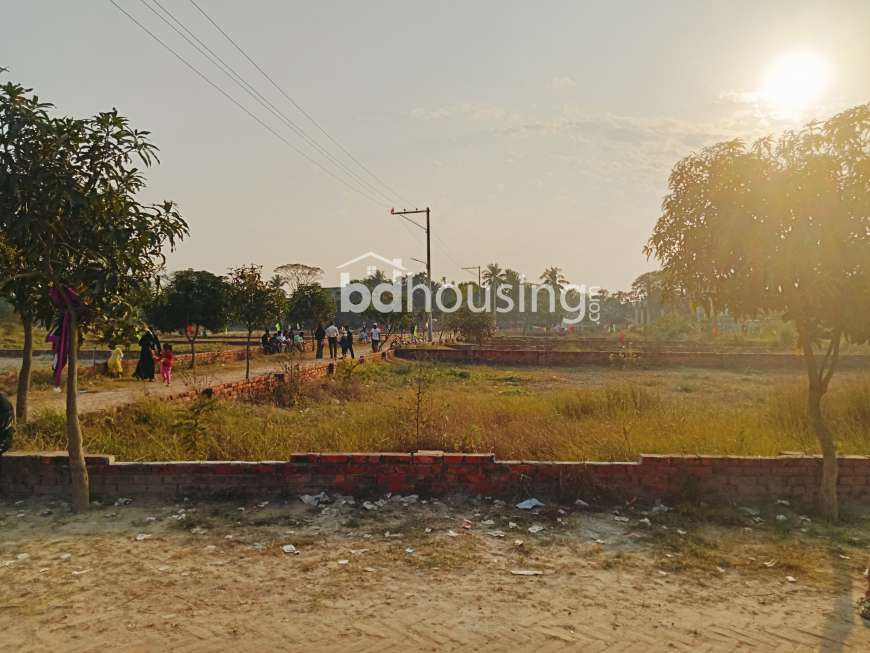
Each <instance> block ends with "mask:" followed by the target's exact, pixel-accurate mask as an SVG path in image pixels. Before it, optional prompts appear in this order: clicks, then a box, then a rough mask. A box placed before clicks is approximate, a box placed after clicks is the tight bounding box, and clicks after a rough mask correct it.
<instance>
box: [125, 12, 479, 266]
mask: <svg viewBox="0 0 870 653" xmlns="http://www.w3.org/2000/svg"><path fill="white" fill-rule="evenodd" d="M109 1H110V2H111V3H112V5H114V6H115V8H116V9H118V11H120V12H121V13H123V14H124V15H125V16H126V17H127V18H128V19H130V21H132V22H133V23H134V24H135V25H136V26H137V27H139V28H140V29H141V30H142V31H144V32H145V33H146V34H148V35H149V36H150V37H151V38H152V39H154V40H155V41H156V42H157V43H159V44H160V45H161V46H163V48H164V49H166V50H167V51H169V52H170V53H171V54H172V55H173V56H175V58H176V59H178V60H179V61H180V62H181V63H182V64H184V65H185V66H186V67H187V68H188V69H190V70H191V71H192V72H193V73H195V74H196V75H197V76H198V77H200V78H201V79H202V80H203V81H205V82H206V83H207V84H208V85H209V86H211V87H212V88H214V89H215V90H216V91H218V92H219V93H220V94H221V95H223V96H224V97H225V98H227V99H228V100H229V101H230V102H232V103H233V104H234V105H236V106H237V107H238V108H239V109H241V110H242V111H243V112H245V113H246V114H247V115H248V116H249V117H250V118H252V119H253V120H254V121H256V122H257V123H258V124H259V125H260V126H261V127H263V128H264V129H266V130H267V131H268V132H269V133H270V134H272V135H273V136H275V137H276V138H278V139H279V140H280V141H281V142H282V143H284V144H285V145H286V146H288V147H289V148H291V149H292V150H293V151H294V152H296V153H297V154H299V155H300V156H302V157H303V158H304V159H305V160H306V161H308V162H310V163H312V164H313V165H315V166H317V167H318V168H319V169H320V170H321V171H323V172H325V173H326V174H328V175H329V176H330V177H332V178H333V179H335V180H336V181H338V182H339V183H341V184H342V185H343V186H345V187H346V188H348V189H349V190H352V191H354V192H355V193H357V194H358V195H360V196H362V197H364V198H365V199H367V200H369V201H370V202H372V203H374V204H377V205H378V206H385V205H384V204H383V201H382V200H379V199H376V198H375V197H372V196H371V195H370V194H369V193H368V192H365V190H363V189H361V188H357V187H356V186H354V185H352V184H351V183H349V182H348V181H346V180H344V179H342V178H341V177H339V176H337V175H336V174H335V173H333V171H331V170H329V169H328V168H326V167H325V166H324V165H323V164H321V163H320V162H319V161H317V160H316V159H314V158H313V157H311V156H310V155H309V154H308V153H306V152H305V151H303V150H301V149H299V148H298V147H297V146H295V145H294V144H293V143H291V142H290V141H288V140H287V139H286V138H285V137H284V136H283V135H282V134H280V133H279V132H277V131H276V130H275V129H274V128H273V127H272V126H271V125H269V124H268V123H266V122H265V121H263V120H262V119H261V118H260V117H259V116H257V115H256V114H254V113H253V112H252V111H250V110H249V109H248V108H247V107H245V106H244V105H243V104H242V103H241V102H239V101H238V100H237V99H236V98H234V97H233V96H232V95H231V94H230V93H228V92H227V91H225V90H224V89H223V88H222V87H221V86H219V85H218V84H217V83H215V82H213V81H212V80H211V79H210V78H209V77H208V76H207V75H206V74H205V73H203V72H202V71H200V70H199V69H198V68H196V66H194V65H193V64H191V63H190V62H189V61H188V60H187V59H185V58H184V57H183V56H182V55H181V54H179V53H178V52H177V51H176V50H174V49H173V48H172V47H171V46H169V45H168V44H167V43H166V42H165V41H163V40H162V39H161V38H160V37H158V36H157V35H156V34H155V33H154V32H153V31H151V30H150V29H148V28H147V27H146V26H145V25H143V24H142V23H141V22H140V21H139V20H137V19H136V18H135V17H134V16H133V15H131V14H130V13H129V12H127V11H126V10H125V9H124V8H123V7H121V6H120V5H119V4H118V3H117V2H116V1H115V0H109ZM140 2H142V4H143V5H145V6H146V7H147V8H148V9H149V10H150V11H151V12H152V13H154V14H155V15H156V16H157V17H158V18H160V19H161V20H162V21H163V22H164V23H166V24H167V25H169V27H171V28H172V29H173V30H174V31H175V32H176V33H178V34H179V35H180V36H181V37H182V38H184V39H185V41H187V42H188V43H189V44H190V45H191V46H193V47H194V48H195V49H196V50H197V51H198V52H199V53H200V54H201V55H203V56H204V57H205V58H206V59H208V60H209V61H210V62H211V63H212V64H213V65H214V66H216V67H217V68H218V69H219V70H221V72H223V73H224V74H225V75H227V76H229V77H230V79H232V80H233V81H234V82H235V83H236V84H238V85H240V86H242V88H243V90H245V91H246V92H247V93H248V94H249V95H251V96H252V97H254V99H255V100H257V101H258V102H259V103H260V104H261V105H263V106H265V105H269V107H271V109H270V110H271V112H272V113H273V114H276V115H278V116H279V117H281V118H282V120H283V122H285V123H287V124H288V126H289V127H291V128H292V129H294V131H295V132H296V133H297V134H299V135H300V136H302V137H303V138H305V139H306V140H308V141H309V142H312V143H314V145H315V146H316V147H318V148H319V149H320V150H321V151H323V152H325V153H326V155H327V156H329V157H330V158H331V159H333V160H335V159H334V157H332V156H331V155H330V154H329V153H328V152H326V151H325V150H324V149H323V148H322V146H320V145H319V144H318V143H316V141H313V140H312V139H310V138H308V137H307V136H305V135H304V131H303V130H301V128H299V127H298V126H296V125H295V123H293V121H292V120H290V119H289V118H288V117H287V116H286V115H284V114H283V112H281V111H280V110H279V109H277V108H276V107H275V106H274V105H273V104H272V103H271V102H269V100H268V99H267V98H264V97H263V96H262V94H260V93H259V92H258V91H257V90H256V89H255V88H254V87H253V86H251V85H250V84H249V83H248V82H246V81H245V80H244V78H242V76H241V75H239V74H238V73H237V72H236V71H235V70H234V69H233V68H232V67H231V66H229V65H228V64H226V63H225V62H224V61H223V59H222V58H221V57H220V56H219V55H217V54H216V53H214V52H213V50H211V48H209V47H208V46H207V45H206V44H205V43H203V42H202V41H201V40H200V39H199V38H198V37H196V35H195V34H194V33H193V32H192V31H190V30H189V29H188V28H187V27H185V26H184V24H183V23H181V21H179V20H178V19H177V18H175V16H174V15H173V14H172V13H171V12H170V11H169V10H167V9H166V8H165V7H164V6H163V5H162V4H161V3H160V2H159V0H154V2H155V4H157V5H158V6H159V7H160V8H161V9H162V10H163V11H164V12H166V13H167V14H168V15H169V16H170V17H171V18H172V19H173V20H174V21H175V22H176V23H178V24H179V25H180V26H181V27H182V28H183V29H184V30H185V31H187V32H188V33H189V34H190V35H191V36H192V37H193V38H194V39H195V40H196V41H197V42H198V43H200V44H201V45H202V48H200V47H197V45H196V44H194V43H193V42H192V41H191V40H190V39H189V38H187V36H185V35H184V34H182V33H181V32H180V31H179V30H178V29H177V28H176V27H175V26H173V25H172V24H171V23H169V22H168V21H167V20H166V18H164V17H163V16H162V15H160V14H159V13H158V12H157V11H156V10H155V9H154V8H153V7H151V6H150V5H148V4H147V3H146V2H145V1H144V0H140ZM191 3H192V4H193V5H194V6H195V7H196V8H197V9H198V10H199V11H200V12H201V13H202V14H203V15H204V16H205V17H206V18H207V19H208V20H209V21H210V22H211V23H212V24H213V25H214V26H215V28H216V29H217V30H218V31H220V32H221V33H222V34H223V35H224V36H225V37H226V38H227V39H228V40H229V41H230V42H231V43H232V44H233V45H234V46H235V47H236V48H237V49H238V50H239V51H240V52H242V54H243V55H244V56H245V58H246V59H248V60H249V61H250V62H251V63H252V65H254V66H255V67H256V68H257V69H258V70H259V71H260V72H261V73H262V74H263V75H264V76H265V77H266V78H267V79H268V80H269V81H270V82H271V83H272V84H273V85H274V86H275V87H276V88H278V90H279V91H281V93H282V95H284V96H285V97H286V98H287V99H288V100H289V101H290V102H292V103H293V104H294V106H296V107H297V108H298V109H299V110H300V111H301V112H302V113H303V114H304V115H305V116H306V117H308V119H309V120H311V121H312V123H314V124H315V125H316V126H317V127H318V129H320V130H321V131H322V132H323V133H324V134H325V135H326V136H327V137H328V138H329V139H330V140H331V141H333V142H334V143H335V144H336V145H337V146H338V147H339V148H340V149H341V150H342V151H344V152H345V153H346V154H347V155H348V156H350V157H351V158H352V159H353V160H354V161H355V162H356V163H357V164H358V165H360V167H362V168H363V169H365V170H366V171H367V172H368V173H369V174H370V175H372V176H374V177H375V178H377V176H376V175H374V173H373V172H372V171H371V170H369V169H368V168H366V167H365V166H364V165H363V164H362V163H360V162H359V161H356V159H355V158H354V157H353V155H351V154H350V153H349V152H347V151H346V150H345V149H344V148H343V147H342V146H341V144H340V143H338V142H336V141H335V140H334V139H333V138H332V137H331V136H330V135H329V134H328V133H327V132H326V131H325V130H324V129H323V128H322V127H321V126H320V124H319V123H317V121H316V120H315V119H314V118H313V117H312V116H310V115H309V114H308V113H307V112H306V111H305V110H304V109H302V107H300V106H299V105H298V104H297V103H296V102H295V101H294V100H293V99H292V98H291V97H290V96H288V95H287V94H286V93H284V92H283V90H282V89H281V88H280V87H279V86H278V85H277V84H276V83H275V82H274V80H272V79H271V78H270V77H269V76H268V74H267V73H265V71H263V70H262V69H261V68H260V67H259V66H257V64H256V62H254V61H253V60H252V59H250V57H248V56H247V54H245V53H244V51H243V50H242V49H241V48H240V46H238V45H237V44H236V43H235V41H233V40H232V38H230V37H229V35H227V34H226V33H225V32H224V31H223V30H222V29H221V28H220V26H219V25H217V23H215V22H214V21H213V20H212V19H211V18H210V17H209V16H208V14H206V13H205V11H204V10H202V8H201V7H199V6H198V5H197V4H196V2H194V0H191ZM203 48H204V49H205V50H206V51H207V52H208V53H210V54H211V55H212V56H213V57H214V59H213V58H212V57H211V56H209V54H207V53H206V52H203ZM215 59H217V60H218V61H219V62H220V63H222V64H223V67H222V66H221V65H220V64H219V63H217V62H216V61H215ZM228 71H230V72H228ZM245 87H248V88H249V89H250V90H248V88H245ZM256 96H259V98H258V97H256ZM269 107H267V108H269ZM338 163H339V164H340V162H338ZM341 165H342V167H343V168H344V169H345V170H346V171H347V169H346V167H345V166H344V165H343V164H341ZM347 172H350V171H347ZM350 174H353V173H350ZM353 178H354V179H359V177H358V176H357V175H355V174H354V176H353ZM378 181H381V180H380V179H379V178H378ZM381 183H383V182H382V181H381ZM367 185H368V186H369V187H372V186H371V185H370V184H367ZM384 186H385V187H386V188H387V189H388V190H391V191H392V189H391V188H390V187H389V186H387V185H386V184H384ZM375 190H376V191H377V193H378V194H379V195H381V196H382V197H384V198H387V200H388V202H389V201H391V200H390V199H389V198H388V197H387V196H386V195H385V194H384V193H383V192H381V191H379V190H377V189H375ZM392 192H393V193H394V194H395V195H396V196H397V197H399V199H401V196H400V195H399V194H398V193H396V192H395V191H392ZM402 226H403V227H404V228H405V230H406V231H407V232H408V234H409V235H410V236H411V237H412V238H413V239H414V240H415V241H417V242H418V243H419V242H420V237H419V235H418V234H416V233H415V232H414V230H412V229H411V228H410V227H409V226H408V225H407V224H405V223H404V222H402ZM436 239H437V241H438V244H439V247H440V248H441V250H442V251H443V252H444V254H445V255H446V256H447V258H448V259H449V260H450V261H451V262H453V264H454V265H456V267H458V268H461V267H462V266H461V264H460V263H459V262H458V261H457V260H456V259H455V258H454V257H453V256H452V255H451V253H450V251H449V250H448V248H447V245H446V243H445V242H444V240H443V239H442V238H440V237H439V236H438V235H437V234H436Z"/></svg>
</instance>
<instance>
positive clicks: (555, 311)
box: [533, 266, 568, 331]
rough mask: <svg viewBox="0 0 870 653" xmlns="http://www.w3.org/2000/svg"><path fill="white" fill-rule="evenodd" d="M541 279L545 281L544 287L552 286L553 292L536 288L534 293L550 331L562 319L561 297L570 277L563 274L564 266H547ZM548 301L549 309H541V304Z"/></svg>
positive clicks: (539, 311) (545, 324)
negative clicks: (567, 277)
mask: <svg viewBox="0 0 870 653" xmlns="http://www.w3.org/2000/svg"><path fill="white" fill-rule="evenodd" d="M540 280H541V281H543V282H544V284H543V285H544V288H551V289H552V292H544V288H540V287H537V288H534V289H533V293H534V294H535V295H536V299H537V303H538V307H539V308H538V313H539V314H541V315H542V316H543V320H542V321H543V323H544V327H546V329H547V330H548V331H549V329H550V327H552V326H555V325H558V324H559V323H560V322H561V320H562V304H561V302H560V301H559V297H560V295H561V293H562V290H563V289H564V288H565V284H567V283H568V279H566V278H565V275H564V274H562V268H557V267H555V266H554V267H549V268H546V269H545V270H544V271H543V272H542V273H541V276H540ZM544 302H546V306H547V310H546V311H543V312H542V311H541V310H540V306H541V304H543V303H544Z"/></svg>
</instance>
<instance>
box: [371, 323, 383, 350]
mask: <svg viewBox="0 0 870 653" xmlns="http://www.w3.org/2000/svg"><path fill="white" fill-rule="evenodd" d="M371 337H372V351H375V352H376V351H379V350H380V348H381V330H380V329H379V328H378V325H377V322H376V323H375V324H372V332H371Z"/></svg>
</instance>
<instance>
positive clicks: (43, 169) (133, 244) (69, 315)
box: [2, 85, 187, 511]
mask: <svg viewBox="0 0 870 653" xmlns="http://www.w3.org/2000/svg"><path fill="white" fill-rule="evenodd" d="M18 88H19V89H20V87H18ZM10 90H12V91H15V90H17V89H15V88H12V89H10V87H9V86H8V85H7V87H6V88H5V91H6V94H7V95H8V94H9V92H10ZM24 93H25V94H26V91H25V92H24ZM38 129H39V130H40V137H39V139H38V141H37V142H38V144H39V148H38V149H36V150H33V151H30V152H28V155H33V156H34V157H38V165H35V166H33V168H32V174H30V175H29V176H27V178H26V179H25V180H24V182H23V183H24V185H25V187H24V188H23V189H22V190H21V191H20V192H21V193H22V195H23V196H26V197H28V198H32V199H33V202H35V205H31V206H24V205H21V204H20V203H16V204H15V205H14V206H13V207H12V208H13V211H12V212H11V213H6V211H5V210H4V212H3V213H4V215H3V218H2V219H3V222H4V224H3V229H4V232H5V234H6V237H7V239H8V241H9V242H11V243H12V244H13V246H16V247H17V248H18V250H19V251H20V252H23V255H24V256H25V259H26V264H27V266H28V268H29V269H30V270H31V271H32V272H33V273H35V275H36V277H35V278H38V279H39V280H40V281H41V282H43V283H45V284H46V285H50V286H51V293H52V297H53V299H54V301H55V304H56V306H57V307H58V308H59V309H60V310H61V311H62V312H63V325H64V326H63V331H64V336H65V339H66V341H67V342H68V345H69V349H68V368H67V395H66V432H67V440H68V450H69V458H70V476H71V480H72V487H71V489H72V506H73V509H74V510H77V511H78V510H83V509H84V508H86V507H87V505H88V502H89V488H88V475H87V468H86V466H85V462H84V452H83V449H82V435H81V427H80V424H79V419H78V404H77V395H78V383H77V368H78V346H79V335H80V333H81V331H82V330H87V329H88V328H90V327H91V326H93V325H94V324H97V323H99V321H100V320H101V318H103V317H105V316H111V317H112V319H113V320H121V319H127V320H132V319H136V318H138V309H137V308H136V307H133V306H132V305H130V303H129V301H128V297H129V296H131V295H135V293H136V291H137V290H139V289H140V288H141V287H142V286H144V285H147V283H148V282H149V280H150V278H151V277H152V276H153V274H154V272H155V271H156V269H157V268H158V267H159V265H160V262H161V261H162V260H163V249H164V246H166V245H169V246H170V247H173V246H174V245H175V243H176V242H177V241H178V240H180V239H181V238H182V237H183V236H184V235H186V234H187V225H186V224H185V222H184V220H182V219H181V216H180V215H179V214H178V212H177V210H176V208H175V205H174V204H173V203H172V202H163V203H161V204H154V205H144V204H142V203H141V202H140V201H139V200H138V199H137V197H138V195H139V194H140V193H141V192H142V191H143V190H144V189H145V178H144V176H143V175H142V173H141V171H140V170H139V168H138V167H137V166H142V167H149V166H150V165H151V164H152V163H154V162H155V161H156V157H155V154H156V149H157V148H156V147H155V146H154V145H153V144H152V143H151V142H150V141H149V140H148V133H147V132H143V131H138V130H134V129H132V128H131V127H130V125H129V122H128V120H127V119H126V118H124V117H122V116H120V115H118V113H117V112H116V111H114V110H113V111H110V112H106V113H100V114H98V115H97V116H95V117H93V118H88V119H71V118H51V119H49V118H47V117H43V118H41V119H40V121H39V123H38ZM34 189H38V192H37V191H35V190H34Z"/></svg>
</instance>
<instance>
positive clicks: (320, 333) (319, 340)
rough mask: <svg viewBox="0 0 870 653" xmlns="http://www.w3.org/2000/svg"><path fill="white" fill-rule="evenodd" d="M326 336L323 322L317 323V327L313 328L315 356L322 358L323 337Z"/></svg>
mask: <svg viewBox="0 0 870 653" xmlns="http://www.w3.org/2000/svg"><path fill="white" fill-rule="evenodd" d="M325 337H326V331H324V329H323V324H321V323H320V322H318V323H317V328H316V329H315V330H314V342H315V343H316V345H315V346H316V351H315V354H314V357H315V358H323V339H324V338H325Z"/></svg>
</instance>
